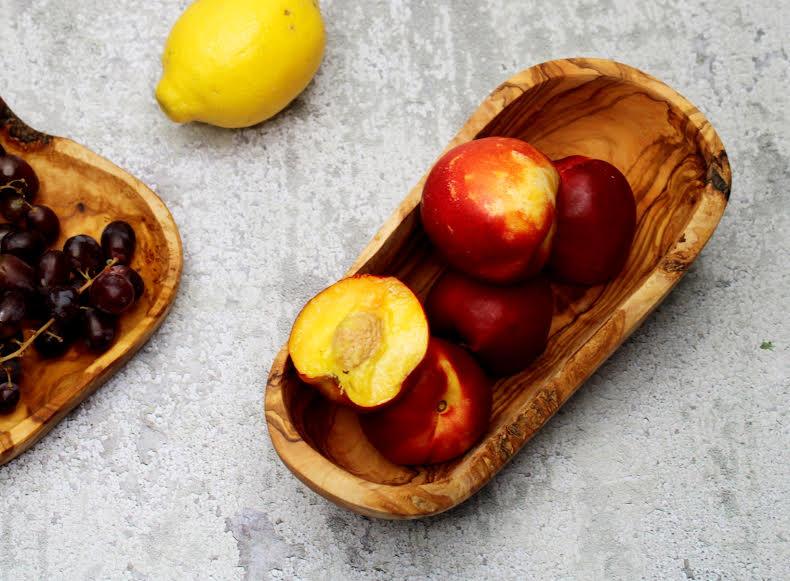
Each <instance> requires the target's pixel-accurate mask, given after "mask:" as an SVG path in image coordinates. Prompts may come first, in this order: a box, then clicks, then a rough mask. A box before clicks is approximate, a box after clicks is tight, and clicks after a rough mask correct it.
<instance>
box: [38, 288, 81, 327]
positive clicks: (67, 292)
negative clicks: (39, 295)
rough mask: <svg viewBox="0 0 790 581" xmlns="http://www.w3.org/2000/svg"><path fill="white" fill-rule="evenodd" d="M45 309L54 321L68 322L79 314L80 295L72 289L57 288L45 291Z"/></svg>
mask: <svg viewBox="0 0 790 581" xmlns="http://www.w3.org/2000/svg"><path fill="white" fill-rule="evenodd" d="M46 297H47V299H46V300H47V307H48V308H49V312H50V315H52V317H54V318H55V319H60V320H62V321H70V320H72V319H73V318H74V317H76V316H77V315H78V314H79V312H80V293H79V292H78V291H76V290H74V288H73V287H69V286H59V287H55V288H51V289H49V290H48V291H47V295H46Z"/></svg>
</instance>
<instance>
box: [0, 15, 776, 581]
mask: <svg viewBox="0 0 790 581" xmlns="http://www.w3.org/2000/svg"><path fill="white" fill-rule="evenodd" d="M186 4H187V2H186V1H185V0H178V1H167V0H136V1H132V0H125V1H120V0H119V1H117V2H106V1H104V0H0V15H2V20H0V65H1V67H0V76H1V78H2V79H3V86H2V93H1V94H2V96H3V97H4V98H6V99H7V100H8V102H9V103H10V104H11V106H12V107H13V108H14V109H15V110H16V111H17V112H18V113H19V114H20V115H21V116H22V117H23V118H24V119H26V120H27V121H28V122H29V123H30V124H32V125H33V126H35V127H37V128H40V129H43V130H46V131H48V132H51V133H55V134H60V135H66V136H70V137H72V138H74V139H76V140H77V141H79V142H81V143H84V144H86V145H88V146H89V147H91V148H93V149H95V150H96V151H98V152H99V153H101V154H103V155H105V156H106V157H108V158H110V159H111V160H113V161H115V162H116V163H118V164H119V165H121V166H122V167H125V168H127V169H128V170H129V171H131V172H132V173H133V174H135V175H137V176H139V177H140V178H141V179H142V180H143V181H144V182H146V183H148V184H150V185H151V186H152V187H153V188H154V189H155V190H156V191H157V192H159V194H160V195H161V196H162V197H163V198H164V200H165V201H166V202H167V204H168V205H169V206H170V208H171V209H172V211H173V213H174V215H175V218H176V220H177V221H178V223H179V226H180V228H181V232H182V235H183V238H184V245H185V251H186V266H185V271H184V279H183V286H182V288H181V292H180V295H179V297H178V300H177V302H176V305H175V308H174V310H173V313H172V315H171V316H170V318H169V320H168V321H167V322H166V323H165V324H164V326H163V327H162V329H161V331H160V332H159V333H158V334H157V335H156V336H155V337H154V338H153V339H152V340H151V342H150V343H149V344H148V345H147V346H146V347H145V348H144V349H143V350H142V352H141V353H140V354H139V355H138V356H137V357H136V358H135V359H134V360H133V361H132V362H131V363H130V364H129V365H128V366H127V367H126V368H125V369H124V370H123V371H121V372H120V373H118V375H117V376H116V377H115V378H114V379H112V380H111V381H110V382H109V383H108V384H107V385H106V386H105V387H104V388H103V389H101V390H100V391H99V392H98V393H97V394H96V395H95V396H93V397H92V398H90V399H89V400H88V401H87V402H86V403H85V404H84V405H82V406H81V407H80V408H79V409H78V410H77V411H76V412H75V413H73V414H72V415H71V416H70V417H69V418H67V419H66V420H65V421H63V422H62V424H60V425H59V426H58V427H57V428H56V429H55V430H54V431H53V432H52V434H51V435H50V436H49V437H47V438H46V439H45V440H44V441H42V442H41V443H40V444H39V445H37V446H36V447H35V448H34V449H33V450H31V451H30V452H28V453H26V454H24V455H23V456H22V457H20V458H19V459H18V460H16V461H14V462H12V463H11V464H10V465H7V466H5V467H2V468H0V580H4V581H5V580H16V579H79V578H84V579H122V578H125V579H176V578H181V579H237V578H248V579H265V578H272V579H281V578H285V579H296V578H300V579H327V578H332V579H389V578H409V579H422V578H432V579H442V578H454V579H475V578H478V579H487V578H498V579H553V578H556V579H678V580H681V581H682V580H686V579H698V580H717V579H788V578H790V565H789V564H788V563H790V554H789V549H788V542H789V539H788V537H790V533H789V532H788V531H789V530H790V522H789V521H790V509H789V508H788V502H789V500H788V497H789V495H788V488H789V484H788V483H789V482H790V471H789V469H788V465H789V464H790V455H789V454H788V445H790V438H788V418H787V407H788V347H789V345H790V332H789V329H788V323H787V313H788V310H790V297H789V294H788V285H789V284H790V279H789V278H788V264H790V247H789V244H788V236H789V235H790V234H789V233H790V219H789V218H790V216H789V212H788V209H789V203H788V191H790V177H789V176H788V166H790V140H789V134H790V123H789V122H788V108H789V107H790V96H789V95H790V91H788V86H790V85H789V83H790V79H789V78H788V69H789V68H790V62H789V61H788V37H790V20H789V19H788V10H787V6H786V5H785V6H784V8H782V6H781V4H782V3H776V2H771V1H769V0H755V1H753V2H748V3H747V2H737V1H734V0H717V1H708V2H694V1H682V0H663V1H660V2H633V1H632V0H601V1H573V0H553V1H551V2H544V1H538V2H519V1H512V0H511V1H508V0H464V1H454V2H449V1H445V2H439V1H436V2H427V1H425V2H420V1H416V0H415V1H407V0H399V1H395V0H393V1H392V2H384V1H365V2H350V1H348V2H345V1H341V0H324V1H323V2H322V5H323V10H324V12H325V16H326V21H327V25H328V35H329V36H328V38H329V45H328V50H327V54H326V60H325V62H324V64H323V67H322V69H321V72H320V74H319V75H318V77H317V80H316V82H315V83H314V84H313V85H312V86H311V87H310V88H309V90H308V91H307V92H306V93H305V94H304V95H303V96H302V97H301V98H300V99H299V100H298V102H297V103H296V104H295V105H294V106H292V107H291V108H290V109H289V110H288V111H287V112H286V113H285V114H283V115H281V116H279V117H278V118H277V119H276V120H275V121H273V122H271V123H268V124H265V125H263V126H259V127H255V128H252V129H247V130H243V131H235V132H232V131H224V130H219V129H214V128H211V127H205V126H186V127H178V126H175V125H173V124H171V123H169V122H168V121H167V120H166V119H165V118H164V117H163V116H162V114H161V113H160V112H159V110H158V108H157V105H156V102H155V101H154V98H153V87H154V85H155V83H156V80H157V78H158V75H159V72H160V67H159V55H160V50H161V47H162V44H163V42H164V39H165V37H166V35H167V32H168V30H169V27H170V26H171V24H172V23H173V22H174V20H175V19H176V17H177V15H178V14H179V13H180V11H181V10H182V9H183V8H184V7H185V6H186ZM574 55H597V56H603V57H612V58H616V59H619V60H622V61H625V62H628V63H630V64H632V65H635V66H637V67H640V68H643V69H644V70H646V71H649V72H650V73H653V74H654V75H656V76H658V77H659V78H661V79H663V80H665V81H666V82H668V83H669V84H671V85H672V86H674V87H676V88H677V89H679V90H680V91H681V92H682V93H684V94H685V95H686V96H687V97H689V98H690V99H691V100H692V101H693V102H694V103H696V104H697V105H698V106H699V107H700V108H701V109H702V110H703V111H704V112H705V113H706V114H707V115H708V117H709V119H710V120H711V121H712V122H713V123H714V125H715V126H716V128H717V129H718V131H719V133H720V134H721V136H722V138H723V140H724V142H725V145H726V147H727V149H728V151H729V154H730V159H731V161H732V166H733V170H734V176H735V181H734V187H733V195H732V201H731V203H730V206H729V208H728V210H727V213H726V216H725V217H724V220H723V222H722V224H721V226H720V228H719V230H718V232H717V233H716V235H715V236H714V238H713V240H712V241H711V243H710V244H709V246H708V247H707V248H706V249H705V251H704V252H703V254H702V256H701V259H700V260H699V261H698V262H697V263H696V264H695V265H694V267H693V268H692V269H691V271H690V272H689V274H688V276H687V277H686V278H685V280H684V281H683V282H682V283H681V284H680V285H679V287H678V288H677V289H676V290H675V291H674V292H673V293H672V295H671V296H670V297H669V298H668V299H667V300H666V302H665V303H664V304H663V305H662V306H661V307H660V308H659V309H658V311H657V312H656V313H655V314H654V315H653V316H652V317H650V319H649V320H648V321H647V322H646V323H645V325H644V327H643V328H642V329H641V330H639V331H638V332H637V333H636V334H635V335H634V336H633V338H632V339H631V340H630V341H628V342H627V343H626V344H625V345H624V346H623V348H622V349H620V350H619V351H618V352H617V353H616V354H615V355H614V356H613V357H612V358H611V360H610V361H609V362H608V363H607V364H606V365H604V366H603V368H602V369H601V370H600V371H599V372H598V373H596V374H595V376H594V377H593V378H592V379H590V381H589V382H588V383H587V385H586V386H584V388H583V389H582V390H581V391H580V392H579V394H578V395H577V396H576V397H574V398H573V400H572V401H570V402H569V403H568V405H567V406H566V407H565V408H564V409H563V410H562V412H561V413H560V415H558V416H557V417H556V418H555V419H554V420H552V421H551V423H550V425H548V426H547V427H546V428H545V429H544V430H543V431H542V432H541V433H540V434H539V435H538V436H537V437H536V438H535V439H534V440H533V441H532V442H531V443H529V444H528V445H527V446H526V447H525V449H524V450H523V451H522V452H521V453H520V455H519V456H518V457H517V458H516V459H515V460H514V461H513V462H512V464H511V465H509V466H508V467H507V469H505V470H504V471H503V472H502V473H501V474H500V475H499V476H498V477H497V478H496V479H495V480H494V481H493V482H492V483H491V484H490V485H489V486H488V487H487V488H485V489H484V490H483V491H482V492H481V493H480V494H478V495H477V496H476V497H474V498H473V499H472V500H470V501H469V502H468V503H466V504H465V505H463V506H461V507H460V508H458V509H456V510H454V511H452V512H450V513H448V514H445V515H442V516H440V517H437V518H434V519H431V520H425V521H420V522H408V523H395V522H378V521H374V520H370V519H366V518H361V517H358V516H355V515H353V514H351V513H348V512H345V511H343V510H341V509H339V508H337V507H335V506H333V505H332V504H329V503H328V502H326V501H324V500H323V499H321V498H319V497H317V496H315V495H314V494H313V493H311V492H310V491H309V490H307V489H306V488H305V487H304V486H302V485H301V484H300V483H299V482H297V481H296V480H295V479H294V478H293V477H292V476H291V474H290V473H289V472H288V470H287V469H286V468H285V467H284V466H283V465H282V464H281V463H280V462H279V460H278V458H277V456H276V454H275V453H274V451H273V449H272V446H271V444H270V442H269V439H268V436H267V434H266V431H265V424H264V420H263V417H262V414H261V396H262V390H263V387H264V378H265V375H266V372H267V370H268V367H269V363H270V362H271V359H272V357H273V354H274V353H275V350H276V349H277V348H278V346H279V345H280V344H281V343H282V342H283V341H284V339H285V338H286V335H287V332H288V329H289V325H290V323H291V321H292V318H293V316H294V315H295V313H296V311H297V309H298V308H299V307H300V306H301V305H302V304H303V303H304V301H305V300H306V299H307V298H308V297H309V296H311V295H312V294H313V293H315V292H316V291H317V290H318V289H320V288H322V287H323V286H325V285H326V284H328V283H329V282H331V281H333V280H335V279H336V278H337V277H338V276H339V275H340V274H341V273H342V272H343V270H344V269H345V268H346V266H347V265H348V264H349V263H350V262H351V260H352V259H353V257H354V256H355V255H356V254H357V252H358V251H359V250H360V249H361V248H362V247H363V246H364V244H365V243H366V241H367V240H368V238H369V237H370V236H371V234H372V233H373V232H374V231H375V230H376V228H377V227H378V225H379V224H380V223H381V222H382V221H383V220H384V219H385V218H386V217H387V216H388V215H389V213H390V212H391V211H392V210H393V209H394V208H395V207H396V205H397V204H398V202H399V201H400V200H401V198H402V197H403V196H404V195H405V193H406V192H407V190H408V189H409V188H410V186H411V185H412V184H413V182H414V181H415V179H416V178H417V177H418V176H419V175H420V174H421V173H422V172H423V171H424V170H425V169H426V168H427V167H428V165H429V164H430V162H431V161H432V160H433V159H434V157H435V156H436V154H437V153H438V152H439V151H440V149H441V148H442V146H443V145H444V144H445V143H446V142H447V141H448V139H449V138H450V137H451V136H452V135H453V134H454V132H455V130H456V129H457V128H458V127H459V126H460V125H461V124H462V123H463V121H464V120H465V118H466V116H467V115H468V114H469V113H470V112H471V111H472V110H473V109H474V108H475V107H476V106H477V104H478V102H479V101H480V100H481V99H482V98H483V97H484V96H485V95H486V94H487V92H488V91H489V90H491V89H492V88H493V87H494V86H495V85H497V84H498V83H499V82H500V81H502V80H503V79H505V78H506V77H507V76H509V75H510V74H511V73H513V72H515V71H517V70H519V69H521V68H524V67H527V66H529V65H531V64H534V63H536V62H540V61H544V60H547V59H550V58H559V57H564V56H574ZM763 341H772V342H773V345H774V348H773V350H769V349H761V348H760V345H761V343H762V342H763Z"/></svg>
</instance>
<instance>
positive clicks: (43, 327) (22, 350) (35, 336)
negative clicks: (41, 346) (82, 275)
mask: <svg viewBox="0 0 790 581" xmlns="http://www.w3.org/2000/svg"><path fill="white" fill-rule="evenodd" d="M117 262H118V259H117V258H113V259H112V260H108V261H107V266H105V267H104V268H103V269H102V271H101V272H100V273H99V274H97V275H96V276H94V277H93V278H89V279H88V280H86V281H85V284H83V285H82V286H81V287H80V290H79V293H80V294H82V293H84V292H85V291H86V290H88V289H89V288H90V287H91V285H92V284H93V281H94V280H96V279H97V278H99V277H100V276H101V275H102V273H103V272H104V271H106V270H108V269H109V268H111V267H113V266H115V264H116V263H117ZM54 323H55V319H54V317H53V318H52V319H50V320H49V321H47V322H46V323H44V324H43V325H41V327H40V328H39V329H37V330H36V332H35V333H33V334H32V335H31V336H30V337H28V338H27V340H26V341H24V342H22V344H20V345H19V349H17V350H16V351H13V352H12V353H9V354H8V355H4V356H3V357H0V364H2V363H5V362H6V361H10V360H11V359H16V358H17V357H22V355H24V354H25V351H26V350H27V348H28V347H30V346H31V345H32V344H33V341H35V340H36V339H38V337H39V336H40V335H42V334H43V333H46V332H47V329H49V328H50V327H51V326H52V325H53V324H54Z"/></svg>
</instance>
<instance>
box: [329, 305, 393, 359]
mask: <svg viewBox="0 0 790 581" xmlns="http://www.w3.org/2000/svg"><path fill="white" fill-rule="evenodd" d="M382 335H383V322H382V320H381V318H379V317H378V316H377V315H374V314H373V313H368V312H364V311H354V312H351V313H349V314H348V315H346V317H345V318H344V319H343V320H342V321H340V324H339V325H338V326H337V328H336V329H335V333H334V335H333V337H332V351H333V353H334V357H335V359H336V360H337V362H338V363H340V365H341V368H342V369H343V372H344V373H348V371H350V370H352V369H356V368H357V367H359V366H360V365H362V364H363V363H364V362H365V361H367V360H368V359H370V358H371V357H372V356H373V355H374V354H375V353H376V352H377V351H378V350H379V346H380V345H381V338H382Z"/></svg>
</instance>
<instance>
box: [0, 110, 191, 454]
mask: <svg viewBox="0 0 790 581" xmlns="http://www.w3.org/2000/svg"><path fill="white" fill-rule="evenodd" d="M0 130H4V131H5V132H6V133H7V135H8V138H9V140H10V141H13V142H14V143H15V144H16V145H17V146H19V147H20V148H21V149H23V150H26V151H43V150H46V149H49V150H52V151H55V152H58V153H60V154H63V155H66V156H69V157H71V158H75V159H79V160H80V161H81V162H83V163H85V164H86V165H90V166H92V167H94V168H96V169H98V170H101V171H103V172H105V173H108V174H111V175H113V176H114V177H116V178H119V179H121V180H122V181H124V182H125V183H126V184H127V185H128V186H129V187H130V189H131V190H133V191H134V192H135V193H136V194H137V195H138V196H139V198H140V199H141V200H142V201H143V203H145V204H146V205H147V206H148V207H149V208H150V211H151V214H152V215H153V216H154V217H155V218H156V221H157V223H158V224H160V226H161V232H162V237H163V238H164V240H165V243H166V247H167V256H168V263H167V265H166V266H165V267H164V268H163V272H164V274H163V277H162V279H161V282H160V287H161V288H160V292H159V295H158V296H157V299H156V302H154V303H153V304H152V305H151V306H150V307H149V308H148V310H147V312H146V313H145V317H143V318H142V319H141V320H140V323H139V324H137V325H136V326H135V327H133V328H131V329H129V330H128V331H127V332H126V333H125V334H124V336H123V342H121V341H116V344H115V345H113V347H111V348H110V350H109V351H107V352H105V353H103V354H101V355H100V356H98V357H97V358H96V359H95V360H94V361H93V362H92V363H91V364H90V365H89V366H88V367H86V368H85V370H84V373H88V374H91V375H92V377H91V379H90V380H89V381H87V382H86V383H85V384H84V385H83V386H82V387H81V388H80V390H79V392H78V393H77V394H75V395H74V396H72V397H70V398H58V399H54V400H50V401H48V402H47V405H45V406H44V407H43V409H39V410H36V411H35V412H34V413H33V414H31V415H29V416H27V417H26V418H25V419H23V420H22V421H21V422H19V423H17V424H16V425H14V426H13V427H12V428H11V429H10V430H9V431H7V432H6V433H5V434H6V437H4V438H3V439H2V440H0V466H1V465H3V464H5V463H7V462H10V461H11V460H13V459H14V458H16V457H17V456H19V455H20V454H22V453H23V452H25V451H26V450H28V449H29V448H30V447H31V446H33V445H34V444H35V443H36V442H38V441H39V440H40V439H41V438H43V437H44V436H45V435H46V434H47V433H48V432H49V431H50V430H51V429H52V428H53V427H55V425H57V424H58V423H59V422H60V420H61V419H63V417H65V416H66V415H67V414H68V413H69V412H71V411H72V410H73V409H74V408H75V407H77V406H78V405H79V404H80V403H82V402H83V401H84V400H85V399H86V398H87V397H88V396H90V395H91V394H92V393H94V392H95V391H96V390H97V389H98V388H99V387H101V386H102V385H103V384H104V383H105V382H106V381H107V380H108V379H109V378H110V377H112V375H114V374H115V373H116V371H118V370H119V369H120V368H121V367H122V366H123V365H124V364H125V363H126V362H128V361H129V359H131V358H132V356H134V354H135V353H137V351H139V350H140V348H141V347H142V346H143V345H145V343H146V342H147V341H148V339H149V338H150V337H151V335H153V333H154V332H155V331H156V330H157V329H158V328H159V327H160V326H161V324H162V323H163V322H164V320H165V318H166V317H167V315H168V313H169V312H170V309H171V307H172V305H173V302H174V300H175V297H176V294H177V292H178V286H179V284H180V281H181V273H182V271H183V265H184V253H183V245H182V242H181V235H180V233H179V231H178V225H177V224H176V222H175V220H174V219H173V216H172V214H171V213H170V210H169V209H168V208H167V206H166V205H165V203H164V202H163V201H162V199H161V198H160V197H159V196H158V195H157V194H156V193H155V192H154V191H153V190H151V189H150V188H149V187H148V186H146V185H145V184H144V183H143V182H141V181H140V180H138V179H137V178H135V177H134V176H132V175H131V174H129V173H128V172H126V171H124V170H123V169H121V168H120V167H118V166H117V165H115V164H113V163H112V162H111V161H109V160H107V159H105V158H104V157H102V156H100V155H98V154H97V153H94V152H93V151H91V150H90V149H88V148H87V147H84V146H82V145H80V144H78V143H76V142H75V141H72V140H71V139H67V138H64V137H56V136H52V135H48V134H46V133H42V132H40V131H38V130H36V129H33V128H32V127H30V126H29V125H27V124H26V123H25V122H24V121H22V120H21V119H20V118H19V117H18V116H17V115H16V114H15V113H14V112H13V111H12V110H11V109H10V107H9V106H8V105H7V104H6V102H5V101H4V100H3V99H2V98H0ZM121 343H122V344H121Z"/></svg>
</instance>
